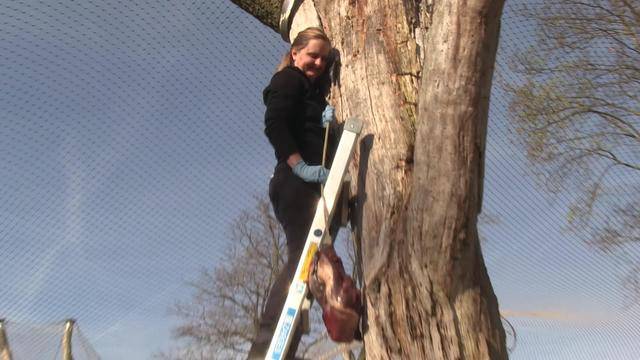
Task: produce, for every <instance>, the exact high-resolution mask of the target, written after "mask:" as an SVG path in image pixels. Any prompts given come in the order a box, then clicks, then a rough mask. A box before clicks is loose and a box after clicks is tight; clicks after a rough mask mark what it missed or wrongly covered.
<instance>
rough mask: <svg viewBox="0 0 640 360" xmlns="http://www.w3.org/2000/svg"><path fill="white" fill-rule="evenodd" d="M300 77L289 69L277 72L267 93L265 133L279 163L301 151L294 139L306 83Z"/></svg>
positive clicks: (265, 94)
mask: <svg viewBox="0 0 640 360" xmlns="http://www.w3.org/2000/svg"><path fill="white" fill-rule="evenodd" d="M301 80H303V79H301V77H300V75H299V74H296V73H295V72H294V71H291V70H290V69H284V70H282V71H280V72H278V73H276V74H275V75H274V76H273V78H272V79H271V83H270V84H269V86H267V88H266V89H265V90H264V94H263V95H264V103H265V105H266V106H267V110H266V112H265V119H264V123H265V129H264V132H265V134H266V135H267V138H269V142H270V143H271V145H272V146H273V148H274V149H275V152H276V158H277V159H278V161H286V160H287V158H288V157H289V155H291V154H293V153H296V152H299V150H298V146H297V144H296V141H295V139H294V133H293V131H294V128H295V125H294V121H296V114H297V113H299V112H300V110H299V109H298V108H299V106H300V105H301V104H302V102H303V99H302V97H303V93H304V83H303V82H302V81H301Z"/></svg>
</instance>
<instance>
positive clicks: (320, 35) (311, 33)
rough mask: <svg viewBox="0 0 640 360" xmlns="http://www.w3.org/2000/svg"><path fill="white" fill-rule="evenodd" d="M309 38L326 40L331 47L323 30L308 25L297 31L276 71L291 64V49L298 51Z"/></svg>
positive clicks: (306, 43)
mask: <svg viewBox="0 0 640 360" xmlns="http://www.w3.org/2000/svg"><path fill="white" fill-rule="evenodd" d="M311 40H322V41H324V42H326V43H327V44H328V45H329V47H331V40H329V37H327V35H326V34H325V33H324V31H323V30H322V29H320V28H317V27H308V28H306V29H304V30H302V31H300V32H299V33H298V35H297V36H296V38H295V39H294V40H293V42H292V43H291V48H290V49H289V51H287V52H286V53H285V54H284V56H283V57H282V60H281V61H280V65H278V69H277V70H276V72H278V71H280V70H282V69H284V68H286V67H287V66H291V65H293V58H292V57H291V51H292V50H293V49H295V50H296V51H300V50H302V49H304V48H305V47H306V46H307V45H308V44H309V41H311Z"/></svg>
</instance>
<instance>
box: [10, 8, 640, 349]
mask: <svg viewBox="0 0 640 360" xmlns="http://www.w3.org/2000/svg"><path fill="white" fill-rule="evenodd" d="M569 3H571V2H569ZM596 4H601V2H600V1H598V2H596ZM536 10H541V11H543V12H544V11H546V12H548V13H549V14H555V13H557V10H558V9H556V8H553V7H550V6H549V5H548V3H546V2H543V1H537V2H527V1H523V0H515V1H508V2H507V4H506V7H505V9H504V14H503V20H502V29H501V38H500V48H499V51H498V57H497V64H496V69H495V74H494V87H493V90H492V94H491V108H490V120H489V130H488V135H487V149H486V164H485V166H486V170H485V171H486V173H485V186H484V200H483V214H482V218H481V220H482V221H481V226H480V232H481V236H482V238H483V240H482V247H483V253H484V257H485V262H486V264H487V267H488V270H489V273H490V276H491V281H492V284H493V286H494V289H495V292H496V295H497V296H498V299H499V302H500V308H501V310H502V312H503V315H504V317H505V318H506V319H507V320H508V322H509V323H510V324H511V325H512V326H513V333H512V334H511V335H510V339H511V340H510V341H512V343H511V347H512V352H511V357H512V358H514V359H564V358H575V359H604V358H607V359H633V358H640V325H639V324H640V310H639V309H638V294H637V293H635V292H634V291H635V290H634V289H637V288H638V287H634V286H633V284H634V283H635V284H637V283H638V282H637V273H638V270H639V266H640V265H638V264H640V262H639V261H638V260H639V259H640V251H639V249H638V242H637V241H627V242H624V243H623V244H620V245H621V246H613V247H611V246H609V247H607V246H604V248H605V249H604V250H605V251H601V250H602V248H603V246H600V245H597V244H595V245H594V244H592V243H591V242H590V241H589V240H585V239H589V238H590V237H589V234H591V233H592V232H591V231H593V229H592V228H593V227H594V226H595V225H597V224H601V225H607V224H609V225H611V224H613V223H616V221H618V222H619V221H622V219H627V218H626V217H625V216H627V215H628V214H629V213H631V214H636V215H637V214H638V211H639V210H638V208H637V202H635V198H634V197H633V196H632V194H635V193H637V191H636V190H637V187H638V176H637V171H636V172H631V171H627V170H618V168H616V170H612V171H610V172H608V173H607V175H608V176H607V177H606V181H605V184H606V185H607V186H606V187H607V190H606V192H605V195H606V196H604V197H602V199H603V201H602V202H599V203H596V204H595V205H594V206H593V207H592V210H593V211H592V212H591V213H590V217H589V223H588V224H587V225H588V226H587V225H584V226H582V229H583V230H584V231H579V230H578V231H576V229H575V227H573V228H571V227H570V226H569V225H568V221H567V219H568V217H569V215H568V214H573V213H576V212H575V211H574V212H572V204H575V203H576V201H579V200H580V199H582V200H584V201H586V200H588V199H587V198H588V196H586V195H585V194H584V193H581V192H578V191H575V188H573V187H567V185H566V184H560V185H562V186H564V187H562V186H561V187H560V189H561V190H560V191H557V192H554V193H550V192H548V191H547V189H546V184H543V183H542V182H543V181H541V180H540V177H539V176H537V175H536V172H537V171H538V170H539V168H538V167H536V166H532V165H531V164H532V163H531V154H530V149H529V148H528V147H527V146H528V144H526V143H525V141H523V140H522V137H521V133H519V130H518V129H519V127H518V125H517V123H516V122H515V115H514V112H513V109H512V108H510V106H512V104H513V97H514V96H515V92H512V91H511V90H512V89H513V86H517V85H523V84H527V81H529V79H528V78H526V77H525V75H524V74H523V73H522V72H521V71H519V69H518V67H517V66H516V65H514V58H515V57H516V56H518V55H522V54H527V55H528V56H530V57H533V56H534V55H535V53H536V49H538V50H539V48H536V46H542V45H539V44H540V42H539V39H540V37H543V38H544V36H545V35H546V36H551V35H550V34H540V32H539V30H540V24H539V23H538V22H536V21H535V20H534V18H533V17H532V15H531V11H536ZM636 10H637V9H636ZM620 31H622V30H620ZM635 31H636V33H635V38H636V40H637V38H638V35H637V34H638V28H637V27H636V28H635ZM614 41H615V40H614ZM286 49H287V44H285V43H284V42H282V40H281V39H280V36H279V35H278V34H276V33H275V32H273V31H272V30H270V29H268V28H266V27H265V26H264V25H263V24H261V23H260V22H259V21H258V20H256V19H254V18H253V17H251V16H250V15H249V14H247V13H245V12H243V11H242V10H240V9H239V8H237V7H236V6H235V5H234V4H232V3H231V1H220V0H218V1H190V2H156V1H141V0H135V1H71V0H63V1H58V2H55V3H52V2H44V1H7V2H3V3H2V5H0V83H1V86H0V268H1V269H2V272H0V286H1V287H2V289H1V290H0V317H3V318H6V319H7V326H6V332H7V337H8V341H9V343H10V345H11V347H12V349H13V353H14V358H15V359H18V360H20V359H51V358H60V356H61V355H60V344H61V339H62V333H63V331H62V328H63V324H62V322H60V321H61V320H62V319H66V318H74V319H77V323H78V324H79V325H80V326H81V327H82V329H83V332H79V330H77V331H76V332H75V334H76V335H77V336H75V337H74V338H73V339H74V340H73V341H74V345H73V348H74V349H78V350H77V351H78V352H77V353H74V357H75V358H77V359H84V358H86V359H94V358H98V355H99V356H100V357H101V358H103V359H147V358H152V357H156V358H163V357H170V356H169V355H168V354H170V353H174V354H178V357H179V354H186V353H185V352H184V350H181V344H182V343H181V342H180V341H178V340H175V339H173V338H172V336H171V335H172V329H175V328H176V327H177V326H179V325H180V324H181V323H180V319H179V318H176V317H175V316H171V311H169V310H168V309H170V308H171V307H172V305H173V304H174V303H175V302H185V301H186V302H188V301H190V299H191V294H192V293H193V288H192V287H191V286H190V285H189V282H192V281H193V280H194V279H195V278H197V275H198V273H199V272H200V271H201V270H202V269H212V268H214V267H215V266H217V265H218V264H221V263H224V261H225V259H226V256H227V255H226V252H225V249H227V248H228V247H229V246H230V239H231V238H232V234H231V229H230V224H231V223H232V222H233V221H234V219H236V218H237V217H238V215H239V214H240V213H241V212H242V211H243V210H246V209H250V208H252V207H253V206H254V203H255V196H263V195H264V194H266V192H267V183H268V180H269V177H270V175H271V172H272V167H273V162H274V160H273V151H272V149H271V147H270V145H269V143H268V142H267V139H266V137H265V136H264V134H263V121H262V119H263V112H264V106H263V104H262V89H263V88H264V86H265V85H266V84H267V83H268V81H269V79H270V77H271V75H272V74H273V72H274V70H275V67H276V65H277V63H278V61H279V59H280V57H281V55H282V54H283V53H284V52H285V51H286ZM612 49H614V47H613V45H612V44H610V43H608V42H607V41H606V40H603V39H599V40H598V41H596V42H595V43H594V44H593V45H592V46H591V47H590V48H589V53H590V54H591V55H593V56H594V58H595V59H598V60H599V61H601V62H602V63H604V64H606V63H608V62H609V60H611V61H613V59H615V58H616V57H615V56H614V55H615V54H617V53H616V52H615V51H614V50H612ZM635 49H636V50H638V49H637V45H636V48H635ZM566 56H567V57H568V58H571V57H572V56H575V55H573V53H572V54H568V53H567V55H566ZM630 58H631V60H630V65H628V64H627V65H628V66H630V67H632V68H633V66H635V69H636V72H635V73H633V72H631V74H635V76H636V78H635V80H634V81H635V82H633V81H632V82H631V84H632V85H629V86H630V87H631V89H635V90H639V89H638V81H637V79H638V78H637V76H638V72H637V69H638V68H640V65H638V63H639V62H638V61H639V59H638V56H637V54H636V53H633V52H630ZM614 64H616V63H615V62H614ZM617 64H618V66H622V65H620V64H621V63H620V62H618V63H617ZM625 64H626V63H625ZM627 65H624V66H627ZM545 76H547V77H549V76H550V75H543V76H542V78H538V80H537V81H540V82H542V81H543V80H545V79H547V77H545ZM629 76H631V77H632V76H633V75H629ZM604 78H607V76H606V75H604ZM633 84H635V85H633ZM509 86H512V88H509ZM633 86H635V88H634V87H633ZM621 89H622V90H620V91H621V92H622V91H623V90H624V91H627V92H628V91H629V89H627V88H621ZM565 90H566V89H565ZM632 94H636V95H635V96H636V101H637V94H638V92H637V91H636V92H635V93H632ZM600 95H602V94H600ZM605 95H606V94H605ZM631 98H633V96H631ZM624 105H625V106H628V107H629V108H631V109H632V110H634V109H635V110H634V111H636V113H635V114H636V115H635V117H631V118H629V119H627V122H629V123H631V125H632V128H633V127H635V129H638V126H639V125H640V124H639V120H638V116H637V114H638V113H640V112H637V111H638V108H637V107H638V104H637V103H635V104H630V103H628V102H627V103H624ZM623 119H624V118H623ZM593 126H595V125H593ZM636 140H637V139H636ZM625 141H630V140H625ZM574 145H575V144H574ZM617 146H618V147H617V148H616V149H621V150H619V152H617V154H619V155H618V159H622V160H624V161H627V162H630V163H633V162H635V163H636V164H637V163H638V160H639V158H640V155H639V151H640V147H639V146H638V142H637V141H636V142H635V143H627V142H623V143H617ZM603 154H604V153H603ZM589 166H591V168H590V169H596V170H597V169H606V167H607V164H606V163H602V162H597V161H596V162H594V163H592V164H590V165H589ZM575 172H576V173H577V172H578V170H576V171H575ZM570 175H571V174H565V175H563V176H565V177H567V178H569V177H570ZM580 179H585V178H584V177H583V178H580ZM579 181H586V180H579ZM622 203H625V204H626V203H628V205H627V207H625V208H616V209H617V210H615V211H618V212H617V213H616V212H615V211H614V210H613V207H614V206H617V204H622ZM620 209H622V210H624V209H630V210H628V211H627V212H620V211H622V210H620ZM611 214H619V215H616V216H617V217H611ZM629 221H630V220H629ZM605 227H606V226H605ZM637 228H640V227H638V226H635V227H634V226H630V227H626V229H627V231H628V232H627V233H624V234H626V235H627V236H628V238H630V239H632V240H633V239H636V240H637V239H638V235H637V232H636V233H633V231H637V230H633V229H637ZM629 229H631V230H629ZM634 236H635V238H634ZM634 274H636V275H634ZM505 328H507V327H506V326H505ZM508 333H509V331H508ZM316 336H317V333H316ZM516 339H517V340H516ZM316 346H317V348H316V349H323V350H322V351H320V350H318V351H320V352H325V350H326V352H328V351H330V350H328V349H333V348H335V347H332V345H331V344H330V343H329V345H327V343H324V344H319V345H316ZM311 350H313V349H311ZM311 350H310V351H309V353H313V351H311ZM74 351H75V350H74ZM192 355H193V357H194V358H199V357H197V356H196V355H194V354H192ZM200 355H202V354H200ZM83 356H84V357H83ZM189 356H191V355H189ZM317 356H319V355H317ZM336 356H338V357H339V356H340V355H336ZM202 358H206V357H205V356H204V355H203V356H202Z"/></svg>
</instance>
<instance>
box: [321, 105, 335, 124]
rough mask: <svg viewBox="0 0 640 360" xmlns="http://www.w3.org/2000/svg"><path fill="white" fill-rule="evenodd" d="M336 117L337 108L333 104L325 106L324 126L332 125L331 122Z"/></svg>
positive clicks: (323, 113) (323, 114)
mask: <svg viewBox="0 0 640 360" xmlns="http://www.w3.org/2000/svg"><path fill="white" fill-rule="evenodd" d="M335 119H336V109H335V108H334V107H333V106H331V105H327V107H325V108H324V111H323V112H322V127H323V128H326V127H327V126H329V125H331V123H332V122H333V120H335Z"/></svg>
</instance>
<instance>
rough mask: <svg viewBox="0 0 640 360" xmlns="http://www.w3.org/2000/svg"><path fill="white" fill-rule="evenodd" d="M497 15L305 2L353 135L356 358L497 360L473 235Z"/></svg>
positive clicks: (407, 0) (397, 0)
mask: <svg viewBox="0 0 640 360" xmlns="http://www.w3.org/2000/svg"><path fill="white" fill-rule="evenodd" d="M306 1H311V0H306ZM234 2H236V3H237V1H234ZM256 3H260V4H261V5H264V6H273V5H272V4H271V5H270V3H272V2H270V1H256ZM502 6H503V0H447V1H434V0H366V1H365V0H335V1H315V7H316V10H317V12H318V14H319V17H320V19H321V21H322V25H323V27H324V29H325V31H326V32H327V33H328V35H329V37H330V38H331V39H332V40H333V42H334V46H335V48H336V49H337V50H338V51H339V52H340V55H341V69H340V76H339V78H338V79H337V83H336V84H335V85H334V87H333V88H332V95H331V97H332V99H331V102H332V103H333V104H334V105H335V106H336V108H337V111H338V114H339V115H340V118H343V119H346V118H348V117H351V116H355V117H358V118H360V119H362V120H363V121H364V124H365V129H364V131H363V135H362V142H361V146H360V149H359V151H358V153H357V154H356V156H355V161H354V165H353V169H352V172H353V173H354V175H355V174H357V176H353V178H354V179H357V182H356V184H354V186H355V187H356V188H357V191H358V196H359V202H360V205H361V206H360V211H359V212H360V214H359V216H360V217H361V221H360V222H361V235H362V239H361V241H362V259H363V268H364V277H365V287H366V289H365V300H366V306H367V329H366V334H365V344H366V353H367V358H368V359H391V358H394V359H395V358H402V359H506V358H507V351H506V346H505V334H504V330H503V328H502V325H501V322H500V315H499V312H498V303H497V299H496V297H495V295H494V292H493V289H492V286H491V283H490V281H489V277H488V275H487V271H486V268H485V265H484V262H483V259H482V254H481V251H480V244H479V240H478V233H477V227H476V225H477V216H478V214H479V212H480V209H481V200H482V178H483V169H484V156H483V154H484V148H485V134H486V128H487V116H488V105H489V94H490V88H491V79H492V75H493V66H494V60H495V53H496V49H497V43H498V35H499V24H500V15H501V12H502ZM245 10H246V8H245ZM250 13H252V14H253V15H254V16H259V15H258V14H256V13H255V12H250Z"/></svg>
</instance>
